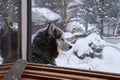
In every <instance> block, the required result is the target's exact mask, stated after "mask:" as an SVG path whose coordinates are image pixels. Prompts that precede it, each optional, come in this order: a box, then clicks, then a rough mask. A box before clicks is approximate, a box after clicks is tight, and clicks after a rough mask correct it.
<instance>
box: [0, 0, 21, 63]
mask: <svg viewBox="0 0 120 80" xmlns="http://www.w3.org/2000/svg"><path fill="white" fill-rule="evenodd" d="M19 2H20V0H0V64H2V63H11V62H14V61H16V60H17V59H18V58H19V57H20V55H19V54H18V50H19V48H18V46H19V45H18V44H19V41H20V40H18V39H20V37H19V35H20V34H19V32H20V30H19V27H18V26H19V23H20V17H19V15H20V12H19V11H20V8H19V6H20V3H19Z"/></svg>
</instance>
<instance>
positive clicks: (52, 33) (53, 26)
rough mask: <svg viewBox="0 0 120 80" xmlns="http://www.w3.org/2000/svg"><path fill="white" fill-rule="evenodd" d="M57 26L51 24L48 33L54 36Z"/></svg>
mask: <svg viewBox="0 0 120 80" xmlns="http://www.w3.org/2000/svg"><path fill="white" fill-rule="evenodd" d="M55 29H56V28H55V25H54V24H53V23H50V24H49V25H48V28H47V31H48V33H49V34H50V35H54V31H55Z"/></svg>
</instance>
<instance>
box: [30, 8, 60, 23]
mask: <svg viewBox="0 0 120 80" xmlns="http://www.w3.org/2000/svg"><path fill="white" fill-rule="evenodd" d="M32 12H35V13H37V14H39V15H42V16H43V17H44V18H45V19H47V20H50V21H53V20H58V19H60V18H61V17H60V15H58V14H57V13H55V12H53V11H52V10H50V9H48V8H32Z"/></svg>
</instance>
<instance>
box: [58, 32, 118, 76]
mask: <svg viewBox="0 0 120 80" xmlns="http://www.w3.org/2000/svg"><path fill="white" fill-rule="evenodd" d="M67 36H68V33H67ZM67 36H66V37H67ZM90 43H92V44H91V45H89V44H90ZM72 46H73V48H72V49H71V50H69V51H68V52H60V54H59V56H58V57H57V58H56V64H57V66H62V67H70V68H76V69H86V70H93V71H102V72H108V73H118V74H120V43H119V44H115V45H114V44H110V43H107V42H105V41H104V40H103V39H101V38H100V36H99V35H98V34H95V33H92V34H90V35H89V36H87V37H86V38H79V39H77V40H76V42H75V44H72ZM92 47H94V48H96V49H97V48H98V47H100V48H102V51H101V52H95V51H94V50H93V49H92ZM116 48H117V49H116ZM74 51H76V52H77V55H78V56H81V55H83V54H89V53H94V54H95V55H96V54H101V55H102V56H101V57H94V58H91V57H85V58H84V59H80V58H78V56H76V55H75V54H74Z"/></svg>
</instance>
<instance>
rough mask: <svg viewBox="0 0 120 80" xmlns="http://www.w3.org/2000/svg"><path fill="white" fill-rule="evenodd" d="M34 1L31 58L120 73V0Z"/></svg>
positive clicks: (73, 66) (53, 63)
mask: <svg viewBox="0 0 120 80" xmlns="http://www.w3.org/2000/svg"><path fill="white" fill-rule="evenodd" d="M31 3H32V5H31V6H32V7H31V10H32V11H31V13H32V27H31V42H30V44H31V43H32V45H31V56H30V57H29V59H30V60H31V62H33V63H40V64H50V65H56V66H62V67H71V68H77V69H86V70H94V71H103V72H110V73H119V74H120V65H119V64H120V0H31Z"/></svg>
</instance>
